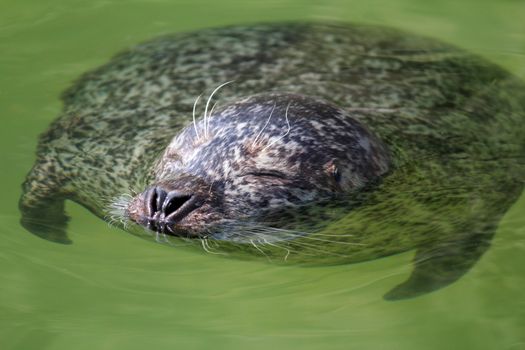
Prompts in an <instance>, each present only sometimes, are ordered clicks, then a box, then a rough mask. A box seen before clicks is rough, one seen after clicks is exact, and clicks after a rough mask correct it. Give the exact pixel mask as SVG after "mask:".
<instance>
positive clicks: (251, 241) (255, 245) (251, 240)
mask: <svg viewBox="0 0 525 350" xmlns="http://www.w3.org/2000/svg"><path fill="white" fill-rule="evenodd" d="M250 243H251V244H252V246H254V247H255V249H257V250H258V251H259V252H261V253H262V254H263V255H264V256H265V257H266V259H268V261H270V262H271V261H272V259H271V258H270V257H269V256H268V255H267V254H266V253H265V252H264V251H263V250H262V249H261V248H259V247H258V246H257V244H255V242H254V241H253V239H250Z"/></svg>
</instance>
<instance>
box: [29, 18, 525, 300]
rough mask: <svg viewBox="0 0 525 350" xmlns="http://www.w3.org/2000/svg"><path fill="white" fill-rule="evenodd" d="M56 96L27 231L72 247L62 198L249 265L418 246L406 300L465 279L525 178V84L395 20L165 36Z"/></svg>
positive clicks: (347, 257)
mask: <svg viewBox="0 0 525 350" xmlns="http://www.w3.org/2000/svg"><path fill="white" fill-rule="evenodd" d="M232 80H233V81H232ZM203 92H208V98H207V99H206V101H205V102H204V101H203V102H202V103H199V102H200V96H201V95H202V93H203ZM218 97H220V98H218ZM63 101H64V109H63V112H62V115H61V116H60V117H59V118H58V119H57V120H55V121H54V122H53V123H52V124H51V126H50V127H49V129H48V131H47V132H45V133H44V134H43V135H42V136H41V139H40V142H39V146H38V150H37V160H36V162H35V165H34V166H33V168H32V170H31V171H30V173H29V174H28V176H27V178H26V181H25V182H24V184H23V194H22V197H21V199H20V210H21V213H22V219H21V222H22V225H23V226H24V227H26V228H27V229H28V230H29V231H30V232H32V233H35V234H36V235H39V236H41V237H44V238H46V239H49V240H52V241H55V242H61V243H69V239H68V238H67V233H66V231H67V221H68V217H67V216H66V214H65V212H64V201H65V200H66V199H67V200H73V201H75V202H77V203H80V204H82V205H83V206H84V207H86V208H87V209H89V210H90V211H92V212H93V213H94V214H96V215H97V216H99V217H101V218H104V219H105V220H107V221H109V222H111V223H112V224H115V225H117V226H119V227H122V228H123V229H125V230H127V231H130V232H132V233H135V234H139V235H143V236H144V235H146V236H149V237H152V238H154V239H156V240H157V241H161V240H162V241H164V242H166V243H173V242H175V243H176V242H178V240H186V241H190V242H199V243H200V244H201V245H202V248H203V249H204V250H205V251H207V252H209V253H218V254H228V255H230V256H234V257H239V258H254V259H257V258H263V259H270V260H272V261H275V260H278V261H279V262H282V263H297V264H302V265H312V264H314V265H320V264H342V263H354V262H359V261H366V260H371V259H375V258H379V257H383V256H387V255H391V254H395V253H399V252H403V251H407V250H411V249H416V255H415V258H414V266H415V267H414V271H413V272H412V274H411V276H410V277H409V279H408V280H407V281H406V282H404V283H402V284H401V285H399V286H397V287H395V288H394V289H393V290H391V291H390V292H389V293H387V294H386V296H385V297H386V298H387V299H402V298H409V297H414V296H417V295H420V294H424V293H427V292H431V291H434V290H437V289H439V288H442V287H444V286H446V285H449V284H450V283H452V282H454V281H456V280H457V279H458V278H460V277H461V276H462V275H464V274H465V273H466V272H467V271H468V270H469V269H470V268H471V267H472V266H473V265H474V264H475V262H476V261H477V260H479V258H480V257H481V256H482V255H483V253H484V252H485V251H486V249H487V248H488V247H489V244H490V240H491V238H492V236H493V234H494V232H495V230H496V228H497V224H498V222H499V220H500V219H501V217H502V216H503V214H504V213H505V212H506V211H507V210H508V208H509V207H510V206H511V205H512V203H514V201H515V200H516V198H517V197H518V196H519V195H520V193H521V191H522V187H523V180H524V175H523V174H524V172H523V170H524V166H525V162H524V161H523V160H524V158H525V142H524V137H523V135H524V134H525V123H524V121H525V85H524V84H523V83H522V82H521V81H519V80H518V79H517V78H515V77H513V76H512V75H511V74H509V73H508V72H506V71H504V70H503V69H501V68H499V67H497V66H496V65H494V64H491V63H489V62H487V61H485V60H483V59H481V58H479V57H477V56H474V55H472V54H469V53H466V52H464V51H462V50H460V49H457V48H455V47H453V46H451V45H447V44H444V43H441V42H439V41H437V40H433V39H428V38H423V37H419V36H417V35H412V34H407V33H403V32H399V31H396V30H393V29H389V28H383V27H375V26H362V25H348V24H344V25H342V24H324V23H284V24H282V23H275V24H261V25H251V26H235V27H228V28H219V29H206V30H201V31H197V32H192V33H186V34H176V35H170V36H164V37H160V38H157V39H154V40H151V41H149V42H146V43H143V44H140V45H138V46H136V47H134V48H132V49H130V50H128V51H126V52H124V53H121V54H119V55H117V56H116V57H115V58H113V59H112V60H111V61H110V62H109V63H108V64H106V65H104V66H102V67H100V68H98V69H96V70H94V71H92V72H89V73H87V74H85V75H84V76H83V77H81V78H80V79H79V80H78V81H77V82H76V83H75V84H74V85H73V87H72V88H70V89H69V90H67V91H66V92H65V93H64V95H63ZM197 115H201V117H197Z"/></svg>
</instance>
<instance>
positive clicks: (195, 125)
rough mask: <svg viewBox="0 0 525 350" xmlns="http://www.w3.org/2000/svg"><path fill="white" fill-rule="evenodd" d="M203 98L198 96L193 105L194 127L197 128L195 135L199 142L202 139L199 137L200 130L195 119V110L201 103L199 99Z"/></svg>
mask: <svg viewBox="0 0 525 350" xmlns="http://www.w3.org/2000/svg"><path fill="white" fill-rule="evenodd" d="M201 96H202V94H200V95H199V96H197V98H196V99H195V102H194V103H193V127H194V128H195V135H196V137H197V140H199V139H200V137H199V130H198V129H197V119H196V117H195V109H196V108H197V103H198V102H199V99H200V98H201Z"/></svg>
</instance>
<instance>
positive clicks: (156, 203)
mask: <svg viewBox="0 0 525 350" xmlns="http://www.w3.org/2000/svg"><path fill="white" fill-rule="evenodd" d="M145 202H146V203H145V204H146V208H147V216H148V223H147V226H148V228H149V229H152V230H155V231H159V232H165V231H166V225H167V224H170V223H174V222H177V221H179V220H181V219H183V218H184V217H185V216H186V215H188V214H189V213H190V212H191V211H193V210H194V209H196V208H198V207H199V205H198V203H197V200H196V198H195V196H193V195H192V194H187V193H183V192H179V191H170V192H167V191H166V190H164V189H163V188H161V187H158V186H157V187H153V188H151V189H149V190H148V191H147V192H146V195H145Z"/></svg>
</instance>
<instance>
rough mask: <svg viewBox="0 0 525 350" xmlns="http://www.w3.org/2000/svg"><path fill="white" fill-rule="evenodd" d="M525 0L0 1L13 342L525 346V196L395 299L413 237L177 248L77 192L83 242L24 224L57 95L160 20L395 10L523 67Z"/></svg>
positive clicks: (191, 25) (41, 345)
mask: <svg viewBox="0 0 525 350" xmlns="http://www.w3.org/2000/svg"><path fill="white" fill-rule="evenodd" d="M365 3H366V5H365ZM523 18H525V2H523V1H518V0H515V1H511V0H507V1H479V0H478V1H462V2H459V1H451V0H447V1H439V2H434V3H433V4H431V3H430V2H423V1H415V0H414V1H409V0H402V1H401V0H396V1H392V0H374V1H367V2H364V1H342V0H341V1H299V0H288V1H283V0H279V1H273V0H270V1H264V2H262V1H251V2H248V1H233V0H223V1H220V3H219V2H211V1H206V2H205V1H163V0H152V1H145V0H136V1H114V2H112V1H107V0H101V1H85V0H82V1H80V0H69V1H65V0H61V1H36V0H27V1H14V0H1V2H0V52H1V55H0V116H1V118H2V119H1V120H2V128H1V130H0V133H1V134H0V150H1V151H0V164H1V172H0V176H1V178H2V186H1V187H0V188H1V190H2V192H1V199H0V220H1V222H2V225H1V227H2V228H1V229H0V259H1V260H0V349H2V350H4V349H24V350H26V349H30V350H31V349H144V348H146V347H150V348H152V349H153V348H154V349H178V348H185V349H269V348H270V349H291V348H300V349H444V348H446V349H525V331H524V329H525V293H524V292H523V290H524V289H525V276H524V273H523V271H524V268H523V266H525V218H524V216H523V213H524V211H525V197H524V196H522V198H521V199H520V200H519V201H518V202H517V203H516V204H515V205H514V206H513V208H512V209H511V210H510V211H509V212H508V213H507V215H506V216H505V218H504V219H503V221H502V223H501V224H500V227H499V229H498V232H497V234H496V236H495V238H494V240H493V242H492V243H493V244H492V247H491V249H489V250H488V252H487V253H486V254H485V255H484V256H483V258H482V259H481V260H480V261H479V262H478V263H477V264H476V265H475V267H474V268H473V269H472V270H471V271H470V272H469V273H468V274H467V275H466V276H465V277H463V278H462V279H460V280H459V281H458V282H457V283H454V284H453V285H451V286H449V287H447V288H445V289H443V290H441V291H438V292H436V293H433V294H429V295H426V296H423V297H420V298H416V299H412V300H408V301H402V302H386V301H384V300H383V299H382V295H383V294H384V293H385V292H386V291H388V290H389V289H390V288H392V287H393V286H395V285H397V284H398V283H399V282H402V281H403V280H405V279H406V277H407V275H408V273H409V272H410V263H409V262H410V260H411V258H412V256H413V252H409V253H405V254H401V255H397V256H392V257H388V258H384V259H379V260H375V261H371V262H367V263H362V264H356V265H347V266H335V267H318V268H298V267H292V266H290V267H286V266H275V265H271V264H263V263H258V262H243V261H238V260H233V259H224V258H218V257H215V256H212V255H206V254H204V253H196V252H191V251H184V250H177V249H176V248H172V247H167V246H163V245H159V244H153V243H151V242H148V241H144V240H141V239H139V238H137V237H134V236H132V235H130V234H127V233H125V232H122V231H119V230H117V229H111V228H109V227H108V226H107V225H106V224H105V223H104V222H102V221H100V220H99V219H97V218H95V217H94V216H93V215H91V214H90V213H88V212H87V211H86V210H84V209H83V208H82V207H80V206H78V205H75V204H72V203H68V208H67V209H68V212H69V213H70V215H71V216H72V218H73V220H72V222H71V225H70V237H71V238H72V239H73V241H74V242H75V243H74V244H73V245H71V246H62V245H57V244H53V243H50V242H47V241H44V240H42V239H39V238H37V237H35V236H32V235H30V234H28V233H27V232H25V231H24V230H23V229H22V228H21V227H20V226H19V224H18V220H19V216H18V211H17V207H16V206H17V200H18V197H19V195H20V186H19V185H20V183H21V182H22V181H23V178H24V176H25V174H26V172H27V171H28V170H29V168H30V167H31V164H32V162H33V160H34V157H33V153H34V149H35V146H36V141H37V136H38V134H39V133H40V132H42V131H43V130H44V129H45V128H46V126H47V125H48V124H49V122H50V121H51V120H52V119H53V118H54V117H55V116H56V115H57V114H58V113H59V110H60V107H61V105H60V101H59V99H58V96H59V94H60V92H61V91H62V90H64V89H65V88H66V87H67V86H68V85H69V84H70V82H71V81H72V80H73V79H75V78H76V77H78V76H79V75H80V74H81V73H82V72H84V71H86V70H88V69H90V68H93V67H96V66H97V65H100V64H102V63H103V62H105V61H107V60H108V59H109V58H110V57H111V56H112V55H113V54H115V53H116V52H118V51H119V50H121V49H123V48H126V47H128V46H130V45H132V44H134V43H137V42H140V41H142V40H144V39H147V38H151V37H154V36H156V35H159V34H162V33H167V32H177V31H187V30H192V29H198V28H202V27H210V26H221V25H226V24H235V23H252V22H261V21H268V20H273V21H274V20H291V19H303V20H304V19H308V20H326V19H328V20H345V21H358V22H367V23H377V24H386V25H390V26H394V27H398V28H403V29H406V30H409V31H412V32H416V33H422V34H426V35H429V36H433V37H437V38H441V39H443V40H445V41H448V42H451V43H454V44H457V45H458V46H461V47H464V48H467V49H469V50H471V51H474V52H476V53H478V54H480V55H483V56H485V57H487V58H488V59H490V60H492V61H495V62H497V63H499V64H501V65H503V66H505V67H506V68H507V69H509V70H510V71H512V72H514V73H515V74H516V75H518V76H520V77H522V78H525V59H524V58H525V21H523Z"/></svg>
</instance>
